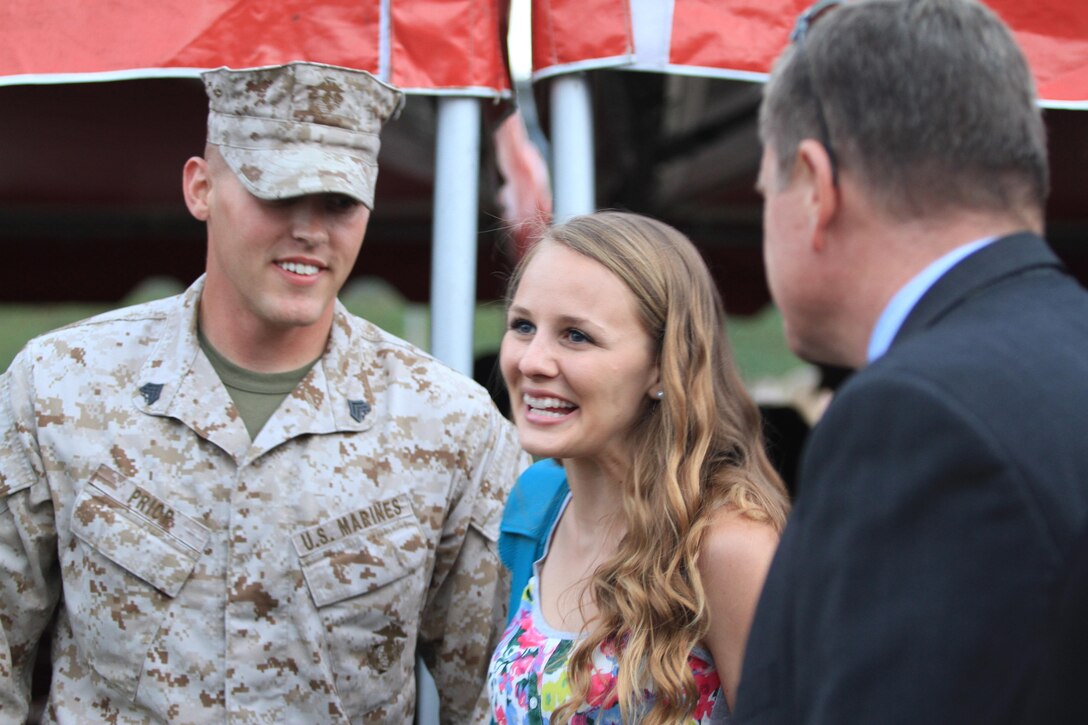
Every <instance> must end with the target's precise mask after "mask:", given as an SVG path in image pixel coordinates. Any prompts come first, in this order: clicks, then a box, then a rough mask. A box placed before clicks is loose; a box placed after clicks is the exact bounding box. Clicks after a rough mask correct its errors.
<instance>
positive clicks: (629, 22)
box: [532, 0, 1088, 109]
mask: <svg viewBox="0 0 1088 725" xmlns="http://www.w3.org/2000/svg"><path fill="white" fill-rule="evenodd" d="M811 3H812V0H533V15H532V26H533V78H534V80H536V79H541V78H545V77H548V76H551V75H557V74H561V73H572V72H579V71H583V70H589V69H593V68H628V69H632V70H649V71H658V72H663V73H678V74H685V75H703V76H713V77H720V78H731V79H741V80H753V81H761V80H764V79H765V78H766V76H767V73H768V72H769V71H770V68H771V65H772V63H773V61H774V59H775V57H777V55H778V53H779V52H780V51H781V50H782V48H783V47H784V46H785V45H786V43H787V39H788V37H789V33H790V30H791V29H792V27H793V23H794V20H795V18H796V17H797V16H798V15H799V14H800V13H801V12H802V11H804V10H805V8H807V7H808V6H809V5H810V4H811ZM987 4H988V5H989V6H990V7H992V8H993V9H994V10H995V11H996V12H997V13H998V14H999V15H1001V16H1002V18H1004V20H1005V21H1006V22H1007V23H1008V24H1009V25H1010V26H1011V27H1012V29H1013V31H1014V32H1015V34H1016V36H1017V39H1018V41H1019V42H1020V45H1021V47H1023V49H1024V52H1025V54H1026V55H1027V57H1028V62H1029V63H1030V64H1031V67H1032V70H1033V72H1034V73H1035V78H1036V83H1037V85H1038V89H1039V96H1040V98H1041V99H1042V102H1043V105H1045V106H1048V107H1052V108H1079V109H1088V3H1086V2H1083V1H1082V0H1031V2H1024V0H987Z"/></svg>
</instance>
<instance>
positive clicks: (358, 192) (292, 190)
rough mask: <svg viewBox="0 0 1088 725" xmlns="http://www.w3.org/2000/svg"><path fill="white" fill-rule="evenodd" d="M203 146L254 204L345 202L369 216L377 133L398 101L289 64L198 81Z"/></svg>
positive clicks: (337, 74)
mask: <svg viewBox="0 0 1088 725" xmlns="http://www.w3.org/2000/svg"><path fill="white" fill-rule="evenodd" d="M202 77H203V79H204V87H205V89H206V90H207V92H208V107H209V113H208V142H209V143H213V144H215V145H216V146H218V147H219V152H220V153H221V154H222V156H223V158H224V159H225V160H226V162H227V164H228V165H229V166H230V168H231V169H232V170H233V171H234V173H235V174H236V175H237V176H238V179H239V180H240V181H241V182H242V184H243V185H245V187H246V189H248V190H249V191H250V193H252V194H253V195H254V196H256V197H259V198H261V199H284V198H287V197H292V196H302V195H304V194H318V193H323V192H332V193H340V194H346V195H348V196H350V197H353V198H355V199H358V200H359V201H361V202H362V203H363V204H366V205H367V206H368V207H370V208H372V209H373V208H374V185H375V183H376V182H377V179H378V149H379V147H380V142H379V140H378V133H379V132H380V131H381V127H382V124H383V123H384V122H385V121H386V120H387V119H388V118H389V117H390V116H393V115H394V114H395V113H397V112H399V111H400V108H401V106H402V105H403V103H404V94H403V93H402V92H401V91H400V90H398V89H397V88H394V87H393V86H391V85H389V84H387V83H383V82H382V81H380V80H378V79H377V78H375V77H374V76H373V75H371V74H370V73H367V72H366V71H360V70H352V69H350V68H340V67H337V66H331V65H324V64H321V63H308V62H301V61H296V62H292V63H287V64H286V65H279V66H267V67H262V68H247V69H241V70H234V69H230V68H218V69H216V70H211V71H208V72H206V73H204V74H203V76H202Z"/></svg>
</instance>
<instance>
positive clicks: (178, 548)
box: [71, 466, 209, 597]
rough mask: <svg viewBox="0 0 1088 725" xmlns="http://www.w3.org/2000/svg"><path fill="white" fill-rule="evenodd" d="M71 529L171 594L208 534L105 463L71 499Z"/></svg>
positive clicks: (193, 564) (184, 577)
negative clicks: (110, 468)
mask: <svg viewBox="0 0 1088 725" xmlns="http://www.w3.org/2000/svg"><path fill="white" fill-rule="evenodd" d="M71 527H72V533H73V534H74V535H75V536H76V537H77V538H78V539H79V540H80V541H82V542H83V543H85V544H87V545H88V546H90V547H91V548H92V549H94V550H95V551H97V552H98V553H100V554H102V555H103V556H105V557H106V558H107V559H109V560H110V561H112V562H113V563H115V564H117V565H118V566H120V567H121V568H123V569H125V570H126V571H128V572H130V573H131V574H133V575H134V576H137V577H139V578H140V579H142V580H143V581H145V582H147V583H148V584H151V585H152V586H153V587H155V588H156V589H158V590H159V591H161V592H162V593H163V594H166V595H167V596H170V597H174V596H177V593H178V592H179V591H180V590H181V587H182V585H184V584H185V582H186V580H187V579H188V578H189V575H190V574H192V572H193V569H194V568H195V567H196V562H197V560H199V559H200V556H201V553H202V552H203V550H204V546H205V544H206V543H207V541H208V537H209V533H208V530H207V529H205V528H204V527H203V526H202V525H201V524H199V523H198V522H197V521H195V520H193V519H191V518H189V517H188V516H185V515H184V514H182V513H180V512H178V511H177V510H175V509H174V508H173V507H171V506H169V505H168V504H166V503H164V502H162V501H161V500H159V499H158V498H157V497H155V496H154V495H153V494H151V493H149V492H148V491H146V490H144V489H142V488H141V487H139V486H137V485H136V484H134V483H132V482H131V481H129V480H127V479H125V478H123V477H121V476H120V475H119V474H117V473H115V472H113V471H111V470H109V469H108V468H105V467H104V466H103V467H101V468H99V470H98V471H97V472H96V473H95V474H94V476H92V477H91V480H90V481H89V482H88V483H87V484H86V485H85V486H84V487H83V490H82V491H80V493H79V495H78V496H77V497H76V500H75V503H74V505H73V507H72V522H71Z"/></svg>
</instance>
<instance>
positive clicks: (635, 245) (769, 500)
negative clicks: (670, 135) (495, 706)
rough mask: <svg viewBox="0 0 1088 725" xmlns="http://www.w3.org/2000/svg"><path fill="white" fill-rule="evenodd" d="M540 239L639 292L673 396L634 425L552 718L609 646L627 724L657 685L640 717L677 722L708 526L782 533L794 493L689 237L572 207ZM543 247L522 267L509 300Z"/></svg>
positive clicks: (696, 638) (688, 686)
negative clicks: (770, 447)
mask: <svg viewBox="0 0 1088 725" xmlns="http://www.w3.org/2000/svg"><path fill="white" fill-rule="evenodd" d="M543 238H544V239H546V240H548V241H551V242H555V243H558V244H562V245H564V246H566V247H568V248H570V249H572V250H574V251H576V252H578V253H580V254H583V255H585V256H587V257H589V258H591V259H593V260H595V261H597V262H599V263H600V264H602V265H604V266H605V267H606V268H608V269H609V270H610V271H612V272H613V273H614V274H616V275H617V276H618V277H619V278H620V279H621V280H623V282H624V283H625V284H626V285H627V287H628V288H629V289H630V290H631V292H632V293H634V296H635V298H636V299H637V301H638V308H639V314H640V316H641V320H642V323H643V325H644V326H645V329H646V330H647V331H648V332H649V334H650V336H651V337H652V339H653V340H654V341H655V342H656V345H657V354H658V361H657V362H658V364H659V366H660V373H661V381H662V384H663V385H662V387H663V388H664V391H665V397H664V399H663V400H662V401H660V402H656V401H649V400H647V403H646V407H645V410H644V414H643V416H642V417H641V418H640V419H639V420H638V422H637V423H636V425H635V430H634V431H633V435H632V440H633V445H632V448H631V455H632V465H631V469H630V472H629V476H628V478H627V480H626V481H624V490H623V516H624V523H625V525H626V534H625V535H624V536H623V538H622V539H621V541H620V542H619V545H618V549H617V551H616V553H615V555H614V556H612V557H611V558H610V559H609V560H607V561H606V562H604V563H603V564H601V566H600V567H599V568H598V569H597V570H596V571H595V572H594V573H593V575H592V578H591V579H590V581H589V583H588V587H589V592H590V594H591V596H592V598H593V601H594V602H595V604H596V606H597V615H596V617H595V618H594V619H593V621H592V623H591V627H590V631H589V633H588V635H587V637H585V638H584V639H582V640H581V641H580V643H579V644H578V646H577V647H576V648H575V650H574V652H573V653H572V655H571V657H570V661H569V663H568V672H567V675H568V678H569V682H570V686H571V698H570V699H569V700H567V701H566V702H565V703H563V704H562V705H561V706H560V707H559V708H558V709H557V710H556V712H555V714H554V716H553V717H554V720H553V721H554V722H566V721H568V720H569V719H570V718H571V717H572V716H573V714H574V713H575V711H576V710H577V708H578V707H580V706H581V705H582V704H583V703H585V702H586V700H587V693H588V690H589V684H590V674H591V658H592V653H593V652H594V650H595V649H597V648H598V647H599V646H601V645H602V644H607V645H609V646H610V647H612V648H614V649H615V651H616V652H617V655H618V659H619V674H618V678H617V685H616V687H617V692H616V693H615V695H616V696H617V697H618V700H619V705H620V711H621V715H622V718H623V721H624V722H630V721H632V719H633V717H634V716H635V714H636V713H639V712H640V708H639V705H640V702H641V701H642V699H643V697H642V691H643V689H644V688H648V689H650V690H651V691H652V692H653V693H654V701H653V706H652V708H651V709H650V710H649V712H648V713H646V715H645V717H644V718H643V719H642V722H643V723H646V724H647V725H658V724H661V725H664V724H665V723H675V722H677V721H678V720H682V719H683V718H685V717H687V716H688V715H689V714H690V713H691V710H692V708H693V707H694V706H695V704H696V702H697V700H698V691H697V690H696V687H695V678H694V676H693V675H692V672H691V669H690V667H689V665H688V656H689V655H690V653H691V651H692V648H693V647H695V646H696V645H698V644H699V643H700V642H701V641H702V640H703V638H704V637H705V636H706V634H707V631H708V627H709V622H708V612H707V605H706V598H705V596H704V592H703V583H702V580H701V578H700V575H699V568H698V559H699V551H700V544H701V542H702V537H703V533H704V532H705V531H706V529H707V526H708V525H709V524H710V522H711V518H712V515H713V513H714V512H715V511H716V510H717V509H718V508H720V507H722V506H730V507H733V508H734V509H736V510H737V511H739V512H741V513H742V514H743V515H745V516H748V517H749V518H751V519H755V520H757V521H763V522H768V523H770V524H771V525H772V526H774V527H775V528H776V529H777V530H781V528H782V526H783V525H784V524H785V519H786V513H787V510H788V500H787V495H786V490H785V487H784V486H783V484H782V481H781V479H780V478H779V476H778V474H777V473H776V472H775V470H774V468H773V467H772V466H771V464H770V461H769V460H768V458H767V456H766V453H765V452H764V448H763V441H762V435H761V429H760V416H759V410H758V408H757V407H756V405H755V404H754V403H753V402H752V400H751V398H750V397H749V396H748V393H747V392H746V391H745V389H744V386H743V384H742V382H741V380H740V376H739V374H738V373H737V370H736V366H735V364H734V361H733V356H732V352H731V350H730V347H729V343H728V339H727V338H726V334H725V312H724V309H723V307H722V302H721V297H720V296H719V294H718V290H717V287H716V285H715V283H714V281H713V279H712V278H711V276H710V272H709V270H708V269H707V267H706V264H705V262H704V261H703V259H702V257H701V256H700V254H699V252H698V250H696V248H695V246H694V245H693V244H692V243H691V241H690V240H688V238H687V237H685V236H684V235H683V234H681V233H680V232H679V231H677V230H676V229H674V228H672V227H670V226H668V225H667V224H664V223H662V222H659V221H656V220H653V219H650V218H648V217H644V216H640V215H637V214H630V213H624V212H598V213H595V214H589V215H585V216H580V217H575V218H573V219H571V220H569V221H567V222H566V223H564V224H561V225H557V226H555V227H551V228H548V229H546V230H544V233H543ZM537 247H539V245H537ZM534 248H536V247H534ZM532 254H533V252H532V250H530V251H529V253H528V254H527V255H526V257H525V258H524V259H522V261H521V264H520V265H519V266H518V268H517V269H516V270H515V272H514V275H513V277H512V278H511V281H510V285H509V293H508V299H513V296H514V293H515V292H516V290H517V286H518V283H519V282H520V280H521V274H522V271H523V270H524V268H525V265H526V264H527V262H528V261H529V259H531V258H532Z"/></svg>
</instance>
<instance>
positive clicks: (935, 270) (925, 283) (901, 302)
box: [867, 237, 997, 363]
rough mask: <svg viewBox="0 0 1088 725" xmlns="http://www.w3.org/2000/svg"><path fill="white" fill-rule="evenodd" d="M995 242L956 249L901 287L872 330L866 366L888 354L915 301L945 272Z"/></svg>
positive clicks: (980, 242) (974, 242)
mask: <svg viewBox="0 0 1088 725" xmlns="http://www.w3.org/2000/svg"><path fill="white" fill-rule="evenodd" d="M995 239H997V237H986V238H984V239H978V240H975V241H973V242H968V243H967V244H964V245H963V246H960V247H956V248H955V249H953V250H952V251H951V252H948V253H947V254H945V255H944V256H942V257H939V258H938V259H937V260H935V261H933V262H931V263H930V264H929V266H927V267H926V268H925V269H923V270H922V271H921V272H919V273H918V274H917V275H915V276H914V278H913V279H911V281H909V282H907V283H906V284H905V285H903V286H902V287H901V288H900V289H899V291H898V292H896V293H895V296H894V297H892V298H891V301H889V302H888V305H887V307H885V308H884V311H883V312H882V313H880V317H879V318H878V319H877V321H876V326H875V327H873V334H872V335H871V336H870V337H869V349H868V355H867V357H868V360H869V362H870V363H871V362H874V361H875V360H876V359H877V358H879V357H880V356H881V355H883V354H884V353H886V352H887V351H888V348H889V347H891V344H892V340H894V339H895V336H896V334H897V333H898V332H899V328H900V327H902V326H903V322H904V321H906V319H907V315H909V314H910V311H911V310H913V309H914V306H915V305H916V304H918V300H920V299H922V295H924V294H925V293H926V292H928V291H929V288H930V287H932V286H933V285H935V284H936V283H937V280H939V279H940V278H941V277H943V276H944V275H945V273H946V272H947V271H948V270H950V269H952V268H953V267H955V266H956V264H957V263H959V261H960V260H962V259H964V258H965V257H967V256H968V255H969V254H971V253H973V252H976V251H978V250H979V249H982V248H983V247H985V246H986V245H987V244H990V243H991V242H993V241H994V240H995Z"/></svg>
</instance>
